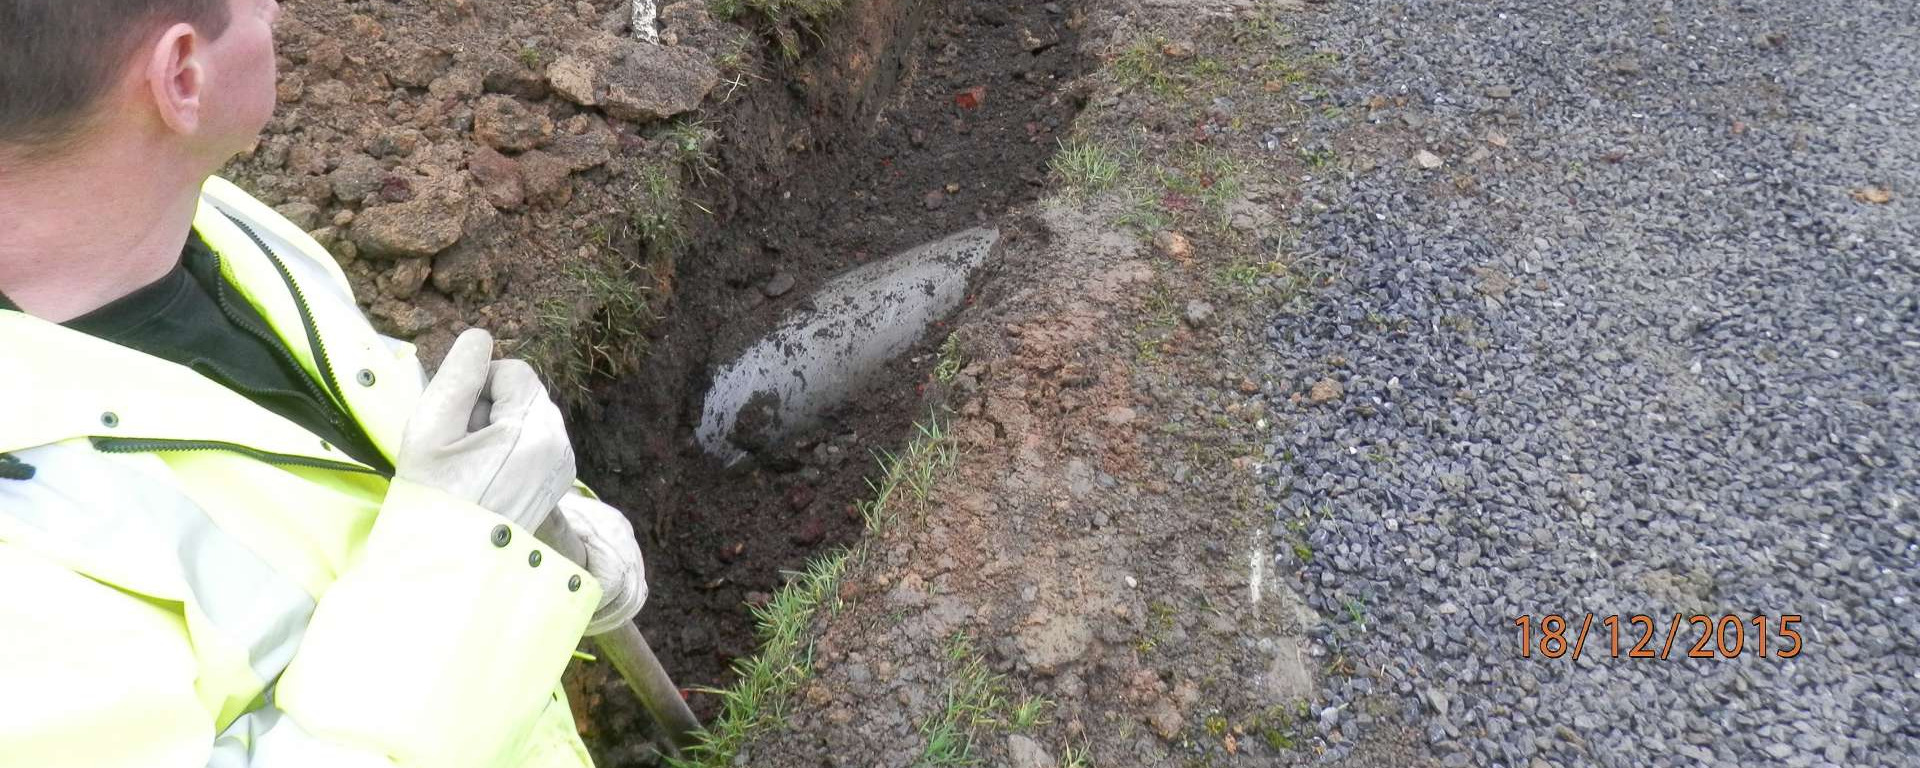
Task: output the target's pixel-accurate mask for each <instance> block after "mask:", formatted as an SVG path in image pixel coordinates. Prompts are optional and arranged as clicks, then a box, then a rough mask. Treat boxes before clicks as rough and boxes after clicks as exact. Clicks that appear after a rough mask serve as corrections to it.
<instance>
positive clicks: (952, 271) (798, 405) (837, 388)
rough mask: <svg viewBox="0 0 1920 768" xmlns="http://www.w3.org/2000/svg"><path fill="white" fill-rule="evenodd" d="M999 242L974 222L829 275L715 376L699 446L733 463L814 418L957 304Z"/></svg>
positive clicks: (844, 397) (992, 231)
mask: <svg viewBox="0 0 1920 768" xmlns="http://www.w3.org/2000/svg"><path fill="white" fill-rule="evenodd" d="M999 242H1000V232H999V230H996V229H987V228H979V229H969V230H967V231H965V232H961V233H959V234H956V235H953V236H951V237H948V238H946V239H944V240H940V241H937V242H933V243H928V244H926V245H922V246H920V247H918V248H914V249H912V250H909V251H907V252H905V253H901V254H899V255H896V256H893V257H892V258H889V259H886V260H884V261H878V262H874V263H872V264H867V265H863V266H860V267H857V268H855V269H852V270H850V271H848V272H845V273H842V274H841V275H839V276H838V277H835V278H834V279H833V280H831V281H829V282H828V283H827V284H826V285H825V286H822V287H821V288H820V290H818V291H816V292H815V293H814V294H813V295H812V296H809V297H808V298H807V302H806V303H805V304H803V305H802V308H801V309H798V310H795V311H794V312H792V313H790V314H789V315H787V316H786V317H785V318H783V319H782V320H781V322H780V325H779V327H777V328H775V329H774V330H773V332H772V333H769V334H767V335H766V336H764V337H762V338H761V339H760V340H759V341H756V342H754V344H753V345H752V346H750V347H748V348H747V350H746V352H744V353H742V354H741V355H740V357H739V358H737V359H735V360H734V361H733V362H731V363H728V364H727V365H726V366H724V367H722V368H721V369H720V372H719V373H718V374H717V375H715V376H714V378H713V386H712V387H711V388H710V389H708V390H707V400H706V405H705V407H704V409H703V410H702V412H701V415H700V427H699V429H698V430H696V431H695V433H694V435H695V438H696V439H697V440H699V442H700V447H701V448H703V449H705V450H706V451H707V453H709V454H712V455H714V456H716V457H718V458H720V459H721V460H722V461H725V462H726V463H727V464H729V465H731V464H733V463H736V462H738V461H740V460H741V459H744V458H746V457H747V456H748V455H749V453H750V452H751V451H753V450H757V449H760V448H764V447H766V446H769V445H772V444H774V443H775V442H777V441H778V440H780V439H781V438H783V437H786V436H787V435H790V434H793V433H794V432H796V431H798V430H802V429H806V428H808V427H811V426H813V425H815V424H816V423H817V422H818V420H819V419H820V417H821V415H823V414H825V413H826V412H827V411H828V410H830V409H832V408H834V407H836V406H838V405H840V404H842V403H845V402H847V401H848V400H849V399H851V398H852V397H854V396H855V395H857V394H859V392H860V389H861V388H862V386H863V385H865V384H867V383H868V382H869V381H870V380H871V379H872V378H873V376H874V375H875V374H877V373H879V372H880V371H881V370H882V369H883V368H884V367H885V366H886V364H887V363H888V361H891V360H892V359H893V358H895V357H897V356H899V355H900V354H901V353H903V352H905V351H907V350H908V349H909V348H911V347H912V346H913V345H914V343H915V342H917V341H919V340H920V337H921V335H922V334H924V333H925V332H926V330H927V328H928V327H929V326H931V325H932V324H933V323H934V322H935V321H937V320H939V319H940V318H942V317H945V316H946V315H947V313H948V312H951V311H953V309H954V308H955V307H956V306H958V305H959V304H960V301H961V299H962V298H964V297H965V296H966V291H967V280H968V278H970V277H971V276H972V275H973V272H974V270H976V269H978V268H979V267H980V265H981V264H983V263H985V262H986V259H987V256H988V255H989V254H990V253H991V252H992V251H993V248H994V246H995V245H996V244H998V243H999Z"/></svg>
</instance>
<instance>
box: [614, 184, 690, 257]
mask: <svg viewBox="0 0 1920 768" xmlns="http://www.w3.org/2000/svg"><path fill="white" fill-rule="evenodd" d="M680 203H681V197H680V176H679V174H677V173H675V172H674V170H673V169H672V168H667V167H662V166H658V165H650V166H647V167H646V168H643V169H641V171H640V181H639V182H638V183H636V184H634V186H633V187H632V189H630V190H629V191H628V192H627V221H626V225H627V234H628V235H629V236H630V237H634V238H637V239H638V240H639V241H640V243H641V246H642V248H644V249H645V250H646V252H647V253H649V254H652V255H655V256H658V255H662V254H668V253H671V252H673V251H674V250H676V249H678V248H679V247H680V246H681V245H682V244H684V243H685V242H686V230H685V229H684V228H683V227H682V225H681V223H680Z"/></svg>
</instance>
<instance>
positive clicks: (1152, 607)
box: [1133, 600, 1175, 653]
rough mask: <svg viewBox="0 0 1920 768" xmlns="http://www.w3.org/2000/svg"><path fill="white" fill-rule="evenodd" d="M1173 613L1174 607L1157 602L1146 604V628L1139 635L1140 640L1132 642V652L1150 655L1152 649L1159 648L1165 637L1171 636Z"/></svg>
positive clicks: (1165, 639)
mask: <svg viewBox="0 0 1920 768" xmlns="http://www.w3.org/2000/svg"><path fill="white" fill-rule="evenodd" d="M1174 612H1175V611H1174V607H1173V606H1172V605H1170V604H1168V603H1164V602H1161V601H1159V600H1155V601H1153V602H1151V603H1148V604H1147V626H1146V629H1145V630H1144V631H1143V632H1142V633H1141V635H1140V639H1139V640H1136V641H1134V644H1133V647H1134V650H1137V651H1139V652H1141V653H1152V652H1153V651H1154V649H1156V648H1159V647H1160V644H1161V643H1164V642H1166V641H1167V637H1168V636H1170V635H1172V634H1173V617H1174Z"/></svg>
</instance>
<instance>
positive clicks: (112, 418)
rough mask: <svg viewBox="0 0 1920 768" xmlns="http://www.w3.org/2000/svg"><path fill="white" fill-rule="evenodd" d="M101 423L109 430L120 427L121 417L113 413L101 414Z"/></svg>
mask: <svg viewBox="0 0 1920 768" xmlns="http://www.w3.org/2000/svg"><path fill="white" fill-rule="evenodd" d="M100 423H101V424H105V425H106V427H107V428H108V429H112V428H114V427H117V426H120V415H119V414H117V413H114V412H113V411H107V412H106V413H103V414H100Z"/></svg>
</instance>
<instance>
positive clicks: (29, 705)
mask: <svg viewBox="0 0 1920 768" xmlns="http://www.w3.org/2000/svg"><path fill="white" fill-rule="evenodd" d="M194 228H195V229H196V230H197V231H199V233H200V235H201V237H202V238H203V239H204V240H205V241H206V242H207V244H208V245H209V246H210V247H212V248H213V250H214V252H215V253H217V254H219V255H220V257H221V269H222V271H223V273H224V274H225V275H226V277H227V279H228V280H229V281H231V282H232V283H233V284H234V285H235V286H236V287H237V288H238V289H239V291H240V293H242V294H243V295H244V296H245V297H246V298H247V300H248V301H249V302H251V303H252V304H253V305H254V306H255V307H256V308H258V309H259V311H260V314H261V315H262V316H263V317H265V318H266V319H267V321H268V323H269V325H271V326H272V327H273V329H274V331H275V333H277V334H278V335H279V336H280V338H281V339H283V340H284V341H285V342H286V344H287V346H288V348H289V349H290V350H291V351H292V352H293V354H294V356H295V357H296V358H297V359H298V360H299V362H300V364H301V365H302V366H304V367H305V368H306V369H307V371H308V373H309V374H310V375H313V376H315V377H316V379H317V380H319V381H321V382H323V383H324V384H325V386H326V389H327V390H328V391H329V393H331V394H332V396H333V397H335V398H336V399H337V400H338V401H339V403H340V405H341V406H342V407H343V409H344V410H345V411H346V412H348V413H350V414H351V415H352V416H353V417H354V418H355V420H357V421H358V422H359V423H360V424H361V425H362V427H364V428H365V430H366V432H367V434H368V436H369V437H370V438H371V439H372V440H373V442H374V444H375V445H376V446H378V447H379V448H380V449H381V451H383V452H384V453H385V454H386V455H387V456H388V457H389V458H391V457H393V456H394V454H395V453H396V452H397V450H398V448H399V443H400V436H401V432H402V430H403V429H404V428H405V426H406V420H407V416H408V415H409V414H410V413H412V410H413V404H414V401H415V400H416V399H417V398H418V397H419V395H420V391H421V388H422V386H423V385H424V382H425V377H424V375H423V373H422V371H421V367H420V364H419V362H418V361H417V360H416V359H415V357H414V352H413V347H412V345H410V344H406V343H404V342H399V341H395V340H392V339H388V338H385V337H382V336H380V335H379V334H378V333H376V332H375V331H374V330H373V328H372V327H371V326H370V325H368V323H367V321H366V319H365V318H364V317H363V316H362V315H361V314H360V311H359V308H358V306H357V305H356V304H355V303H354V301H353V296H352V293H351V289H350V288H349V286H348V284H347V281H346V278H345V275H343V274H342V273H341V272H340V268H339V267H338V265H336V264H335V263H334V262H333V260H332V259H331V257H329V256H328V255H327V254H326V252H325V251H324V250H323V249H321V248H320V246H319V244H317V243H315V242H314V241H313V240H312V238H310V237H308V236H307V235H306V234H305V233H304V232H301V231H300V230H299V229H298V228H297V227H295V226H294V225H293V224H292V223H290V222H288V221H286V220H285V219H284V218H282V217H280V216H279V215H277V214H275V213H274V212H273V211H272V210H271V209H269V208H267V207H266V206H265V205H263V204H261V203H259V202H258V201H255V200H253V199H252V198H250V197H248V196H247V195H246V194H244V193H242V192H241V191H240V190H239V189H238V188H236V187H234V186H233V185H231V184H229V183H227V182H225V181H223V180H220V179H211V180H209V181H208V183H207V184H206V186H205V188H204V189H203V190H202V195H201V202H200V209H199V211H198V212H197V214H196V215H195V217H194ZM0 453H11V454H12V455H13V456H15V457H16V458H17V459H19V460H20V461H21V462H23V463H24V466H25V467H31V470H30V474H31V475H32V476H31V477H30V478H26V479H10V478H13V477H17V476H19V475H21V474H26V472H22V471H18V470H20V468H21V465H15V466H13V467H11V469H12V470H14V471H10V472H9V473H8V475H7V476H5V477H0V766H5V767H7V768H11V767H12V766H33V767H34V768H49V767H52V766H87V767H89V768H92V767H99V768H107V767H109V766H141V767H142V768H175V767H177V768H198V767H199V766H255V767H257V768H282V767H284V766H338V767H357V766H370V767H386V766H449V767H454V766H457V767H459V768H473V767H478V766H513V767H515V768H519V767H522V766H528V767H532V766H538V767H539V768H548V767H552V768H560V767H561V766H567V767H569V768H573V767H577V766H584V765H590V761H589V760H588V759H587V756H586V752H585V749H584V747H582V746H581V744H580V740H579V736H578V735H577V733H576V732H575V729H574V726H573V720H572V715H571V713H570V712H569V710H568V706H567V702H566V700H565V699H564V698H563V697H562V695H561V694H560V693H559V679H560V674H561V672H562V670H563V669H564V668H565V666H566V663H567V660H568V658H569V657H570V655H571V652H572V650H573V648H574V646H575V644H576V643H577V641H578V640H579V637H580V634H581V631H582V630H583V629H584V628H585V627H586V624H587V620H588V618H589V616H590V615H591V614H592V612H593V610H594V607H595V606H596V605H597V603H598V601H599V594H600V592H599V587H598V585H597V584H595V583H594V581H593V579H592V578H591V577H590V576H588V575H587V573H586V572H585V571H583V570H581V569H580V568H579V567H577V566H576V565H575V564H573V563H571V562H568V561H567V560H566V559H564V558H562V557H560V556H558V555H556V554H554V553H552V552H543V557H540V558H534V557H532V553H533V552H534V551H536V550H544V549H545V547H544V545H542V544H541V543H540V542H539V541H537V540H536V539H535V538H534V537H533V535H532V533H531V532H529V531H525V530H521V529H519V528H518V527H516V526H514V525H513V524H511V523H509V522H507V521H506V520H505V519H504V518H501V517H499V516H498V515H495V514H493V513H491V512H489V511H487V510H485V509H482V508H480V507H478V506H476V505H473V504H470V503H467V502H465V501H461V500H458V499H455V498H452V497H449V496H447V495H445V494H442V493H440V492H438V491H436V490H434V489H431V488H427V487H423V486H419V485H416V484H412V483H408V482H405V481H399V480H393V481H389V479H388V478H386V477H384V476H382V475H380V474H379V473H377V472H375V471H374V470H372V469H370V468H368V467H366V466H364V465H361V464H359V463H357V462H355V461H354V460H353V459H352V458H350V457H348V456H346V455H345V454H344V453H342V452H341V451H339V450H337V449H336V448H334V447H333V446H331V445H327V444H325V443H323V442H322V441H321V440H320V439H319V438H317V437H315V436H314V435H313V434H312V433H310V432H308V431H306V430H305V429H302V428H301V427H299V426H298V425H296V424H294V423H293V422H290V421H288V420H286V419H283V418H281V417H279V416H277V415H275V414H273V413H272V412H270V411H267V410H266V409H264V408H261V407H259V406H256V405H254V404H253V403H252V402H250V401H248V400H247V399H246V398H245V397H242V396H241V395H239V394H237V393H234V392H233V391H231V390H228V389H227V388H225V387H223V386H221V385H220V384H218V383H216V382H214V381H212V380H210V379H207V378H205V377H202V376H201V375H199V374H198V373H195V372H194V371H192V370H189V369H187V368H185V367H183V366H180V365H177V364H174V363H171V362H168V361H165V360H161V359H159V358H156V357H152V356H149V355H146V354H142V353H139V352H135V351H132V350H130V349H127V348H124V347H120V346H118V345H115V344H112V343H109V342H106V341H102V340H100V339H96V338H94V337H91V336H87V335H85V334H82V333H79V332H76V331H71V330H68V329H66V328H63V327H61V326H59V325H56V324H53V323H48V322H45V321H42V320H39V319H36V318H33V317H30V316H28V315H25V314H22V313H19V312H11V311H0Z"/></svg>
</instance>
